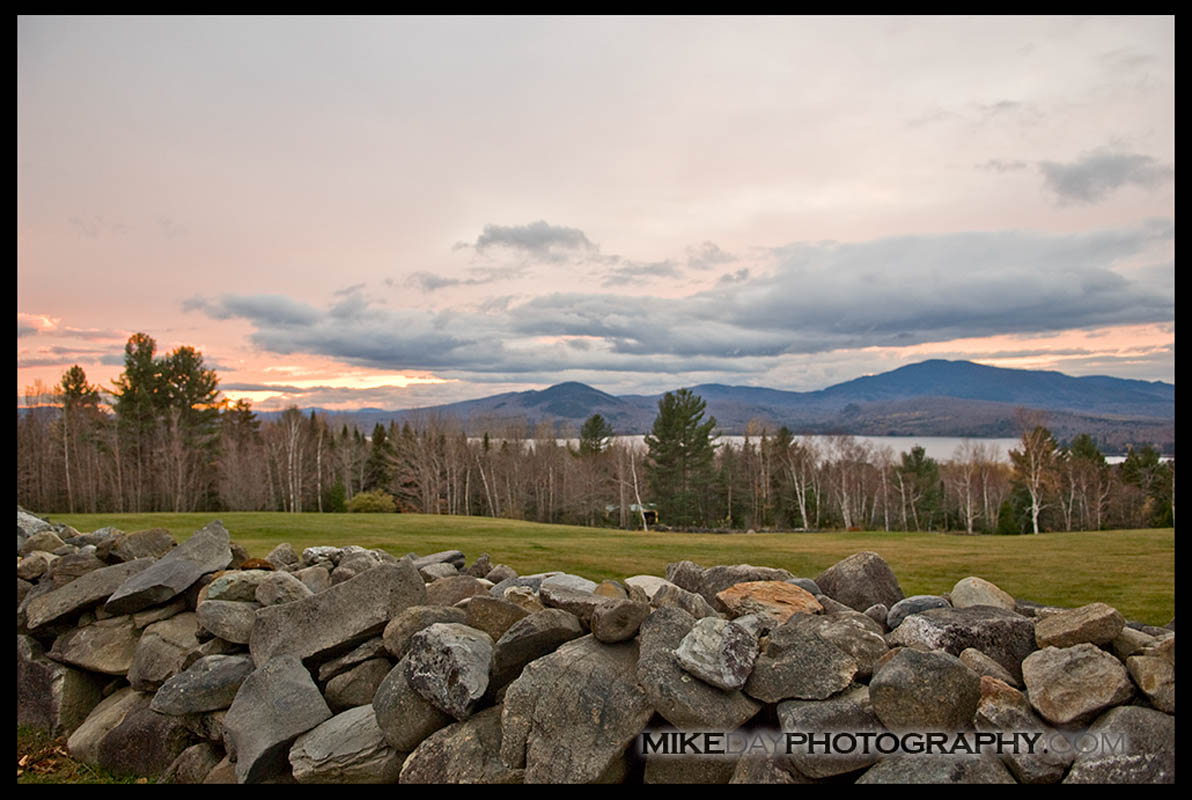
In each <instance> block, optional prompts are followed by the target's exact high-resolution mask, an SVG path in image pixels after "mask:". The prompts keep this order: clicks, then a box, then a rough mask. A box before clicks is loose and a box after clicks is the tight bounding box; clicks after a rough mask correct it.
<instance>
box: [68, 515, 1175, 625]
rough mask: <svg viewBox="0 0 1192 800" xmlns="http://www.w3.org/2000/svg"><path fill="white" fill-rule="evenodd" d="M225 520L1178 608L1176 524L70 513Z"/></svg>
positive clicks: (292, 533)
mask: <svg viewBox="0 0 1192 800" xmlns="http://www.w3.org/2000/svg"><path fill="white" fill-rule="evenodd" d="M216 517H219V518H220V519H222V521H223V523H224V525H225V526H226V527H227V529H228V530H229V532H230V533H231V534H232V538H233V539H234V540H236V541H237V542H239V543H240V544H242V545H243V546H244V547H245V548H246V549H247V550H248V552H249V553H250V554H251V555H253V556H264V555H266V554H267V553H268V552H269V551H270V550H272V549H273V547H274V546H276V545H277V544H279V543H281V542H289V543H290V544H291V545H293V547H294V548H295V549H296V550H298V551H299V552H301V550H302V548H304V547H311V546H314V545H336V546H344V545H349V544H355V545H360V546H362V547H368V548H377V547H379V548H383V549H385V550H387V551H388V552H390V553H393V554H394V555H399V556H400V555H404V554H405V553H408V552H416V553H418V554H420V555H425V554H427V553H431V552H434V551H437V550H451V549H457V550H462V551H463V552H464V553H465V555H466V556H467V557H468V559H469V561H471V560H473V559H475V558H476V557H477V556H479V555H480V554H481V553H482V552H487V553H488V554H489V556H490V558H491V559H492V561H493V563H494V564H496V563H505V564H508V565H510V566H511V567H513V568H514V569H516V570H517V571H518V572H519V573H522V574H529V573H533V572H541V571H546V570H564V571H567V572H573V573H577V574H580V575H584V576H586V577H588V578H593V579H596V580H600V579H603V578H625V577H628V576H630V575H637V574H652V575H664V574H665V572H666V564H667V563H668V562H671V561H679V560H682V559H689V560H691V561H695V562H696V563H698V564H701V565H704V566H711V565H714V564H740V563H748V564H755V565H759V566H771V567H783V568H785V569H788V570H790V571H791V572H792V573H794V574H795V575H800V576H807V577H815V575H817V574H818V573H819V572H820V571H821V570H823V569H824V568H826V567H828V566H831V565H832V564H833V563H835V562H836V561H838V560H840V559H842V558H844V557H846V556H849V555H852V554H853V553H856V552H860V551H862V550H873V551H875V552H877V553H880V554H881V556H882V557H883V558H884V559H886V561H887V562H889V564H890V566H891V567H892V568H893V570H894V574H895V575H897V577H898V580H899V583H900V584H901V586H902V591H903V593H904V594H906V595H908V596H909V595H913V594H938V593H940V592H946V591H949V590H950V589H951V588H952V586H953V585H954V584H955V582H956V581H958V580H959V579H961V578H964V577H966V576H968V575H977V576H979V577H982V578H985V579H986V580H990V581H993V582H994V583H996V584H997V585H998V586H1000V587H1001V588H1003V589H1005V590H1006V591H1007V592H1010V593H1011V594H1013V595H1014V596H1015V597H1022V598H1027V599H1030V600H1035V601H1036V602H1040V603H1051V604H1055V605H1059V606H1069V607H1073V606H1079V605H1084V604H1085V603H1091V602H1095V601H1101V602H1105V603H1108V604H1110V605H1112V606H1114V607H1115V608H1117V609H1119V610H1120V611H1121V612H1122V613H1123V614H1125V616H1126V617H1127V618H1128V619H1136V620H1139V621H1141V622H1146V623H1150V624H1153V625H1163V624H1166V623H1167V621H1168V620H1170V619H1171V618H1172V617H1173V616H1174V614H1175V531H1174V530H1173V529H1171V528H1167V529H1159V530H1128V531H1095V532H1080V533H1049V534H1042V535H1039V536H977V537H969V536H946V535H941V534H931V533H874V532H864V533H814V534H805V533H804V534H794V533H786V534H728V535H718V534H678V533H651V534H643V533H641V532H640V531H637V532H630V531H619V530H610V529H603V528H581V527H572V526H566V525H542V524H538V523H530V522H517V521H513V520H502V519H490V518H487V517H443V516H432V515H422V514H283V513H250V512H234V513H226V514H219V515H215V514H209V513H203V514H98V515H92V514H62V515H53V517H52V519H53V521H55V522H65V523H67V524H70V525H72V526H74V527H75V528H76V529H78V530H80V531H91V530H94V529H96V528H98V527H101V526H104V525H114V526H116V527H117V528H120V529H121V530H124V531H136V530H142V529H144V528H151V527H162V528H168V529H169V530H170V532H171V533H173V534H174V536H175V538H178V539H180V540H181V539H185V538H187V537H188V536H190V534H191V533H193V532H194V531H195V530H196V529H198V528H200V527H202V526H203V525H205V524H207V523H208V522H210V521H211V520H212V519H214V518H216Z"/></svg>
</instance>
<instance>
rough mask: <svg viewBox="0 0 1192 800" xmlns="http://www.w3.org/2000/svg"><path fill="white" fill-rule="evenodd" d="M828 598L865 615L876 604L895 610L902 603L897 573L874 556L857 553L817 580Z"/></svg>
mask: <svg viewBox="0 0 1192 800" xmlns="http://www.w3.org/2000/svg"><path fill="white" fill-rule="evenodd" d="M815 583H816V585H817V586H819V587H820V588H821V589H823V590H824V594H826V595H828V596H829V597H831V598H832V599H833V600H837V601H839V602H841V603H844V604H845V605H846V606H848V607H849V608H851V609H853V610H854V611H861V612H864V611H865V609H867V608H869V607H870V606H871V605H873V604H875V603H883V604H885V606H886V607H887V608H892V607H893V606H894V604H895V603H897V602H898V601H899V600H901V599H902V588H901V587H900V586H899V585H898V579H897V578H896V577H894V571H893V570H892V569H890V565H889V564H887V563H886V562H885V559H883V558H882V557H881V556H879V555H878V554H877V553H873V552H868V551H867V552H864V553H857V554H856V555H851V556H849V557H848V558H846V559H844V560H842V561H838V562H836V563H835V564H833V565H832V566H830V567H828V568H827V569H826V570H824V571H823V572H821V573H820V574H819V575H817V576H816V577H815Z"/></svg>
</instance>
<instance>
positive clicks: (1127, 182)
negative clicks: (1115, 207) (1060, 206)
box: [1039, 151, 1175, 203]
mask: <svg viewBox="0 0 1192 800" xmlns="http://www.w3.org/2000/svg"><path fill="white" fill-rule="evenodd" d="M1039 170H1040V171H1041V172H1042V173H1043V180H1044V183H1045V185H1046V186H1047V188H1048V189H1050V190H1051V191H1052V192H1054V193H1055V194H1056V196H1057V197H1058V198H1059V200H1060V202H1061V203H1096V202H1098V201H1100V200H1103V199H1105V198H1106V197H1107V196H1108V195H1109V194H1111V193H1112V192H1114V191H1116V190H1117V189H1120V188H1122V187H1124V186H1139V187H1142V188H1144V189H1154V188H1156V187H1158V186H1159V185H1161V184H1163V183H1165V182H1167V181H1169V180H1171V179H1172V178H1173V177H1174V176H1175V169H1174V168H1173V167H1171V166H1168V165H1164V164H1160V163H1159V162H1158V161H1156V160H1155V159H1154V158H1151V157H1150V156H1143V155H1137V154H1133V153H1114V152H1106V151H1098V152H1095V153H1091V154H1090V155H1087V156H1085V157H1084V158H1081V159H1079V160H1077V161H1074V162H1072V163H1071V164H1061V163H1058V162H1055V161H1041V162H1039Z"/></svg>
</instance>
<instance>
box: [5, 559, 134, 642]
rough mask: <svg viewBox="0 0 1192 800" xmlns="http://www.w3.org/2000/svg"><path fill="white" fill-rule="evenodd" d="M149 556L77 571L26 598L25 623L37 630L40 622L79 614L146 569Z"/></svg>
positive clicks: (50, 621)
mask: <svg viewBox="0 0 1192 800" xmlns="http://www.w3.org/2000/svg"><path fill="white" fill-rule="evenodd" d="M153 563H154V561H153V559H151V558H143V559H139V560H137V561H130V562H128V563H126V564H116V565H114V566H111V567H103V568H102V569H97V570H92V571H91V572H88V573H87V574H86V575H80V576H79V577H78V578H75V579H74V580H73V581H71V582H70V583H68V584H66V585H65V586H63V587H61V588H59V589H54V590H53V591H50V592H47V593H46V594H42V595H38V596H37V597H34V598H32V599H30V600H29V604H28V605H27V606H26V607H25V615H26V625H27V626H28V627H29V630H31V631H36V630H37V629H38V628H41V627H42V626H45V625H49V624H51V623H54V622H57V621H59V620H61V619H63V618H66V617H70V616H71V615H74V614H78V613H79V612H81V611H84V610H86V609H88V608H91V607H92V606H95V605H96V604H98V603H100V602H103V601H104V600H105V599H106V598H108V597H110V596H111V595H112V593H113V592H115V591H116V590H117V589H119V588H120V586H121V585H123V584H124V582H125V581H127V580H128V579H129V578H131V577H133V576H134V575H136V574H138V573H140V572H142V571H144V570H145V569H148V568H149V567H150V566H152V565H153Z"/></svg>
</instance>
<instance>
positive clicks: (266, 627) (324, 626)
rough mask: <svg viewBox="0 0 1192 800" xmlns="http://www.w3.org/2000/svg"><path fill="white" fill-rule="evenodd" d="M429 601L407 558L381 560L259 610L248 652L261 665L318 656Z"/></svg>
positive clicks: (370, 634) (348, 644)
mask: <svg viewBox="0 0 1192 800" xmlns="http://www.w3.org/2000/svg"><path fill="white" fill-rule="evenodd" d="M425 602H426V585H425V584H424V583H423V582H422V578H421V577H419V575H418V571H417V570H416V569H414V567H413V566H412V565H411V564H410V562H409V561H399V562H397V563H387V564H382V565H380V566H379V567H376V568H374V569H370V570H368V571H367V572H364V573H362V574H360V575H357V576H356V577H355V578H352V579H351V580H348V581H344V582H343V583H340V584H337V585H335V586H332V587H331V588H330V589H327V590H325V591H323V592H319V593H318V594H315V595H313V596H311V597H308V598H306V599H305V600H298V601H296V602H293V603H285V604H283V605H278V606H267V607H265V608H262V609H260V610H258V611H257V613H256V619H255V621H254V624H253V629H252V635H251V636H250V637H249V642H248V644H249V651H250V652H251V653H252V656H253V660H254V661H256V663H257V664H258V665H260V664H263V663H265V662H268V661H269V660H270V659H272V658H274V657H276V656H278V655H283V654H285V655H296V656H298V657H299V658H303V659H306V658H316V657H318V656H321V655H324V654H334V651H336V650H339V649H347V648H350V647H353V646H354V645H356V644H359V643H360V642H362V641H364V640H366V639H370V638H372V637H373V636H375V635H377V634H378V633H381V632H382V631H383V630H384V628H385V624H386V623H388V622H389V620H391V619H392V618H393V617H395V616H397V614H399V613H400V612H401V611H402V610H404V609H406V608H408V607H409V606H413V605H423V604H425Z"/></svg>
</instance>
